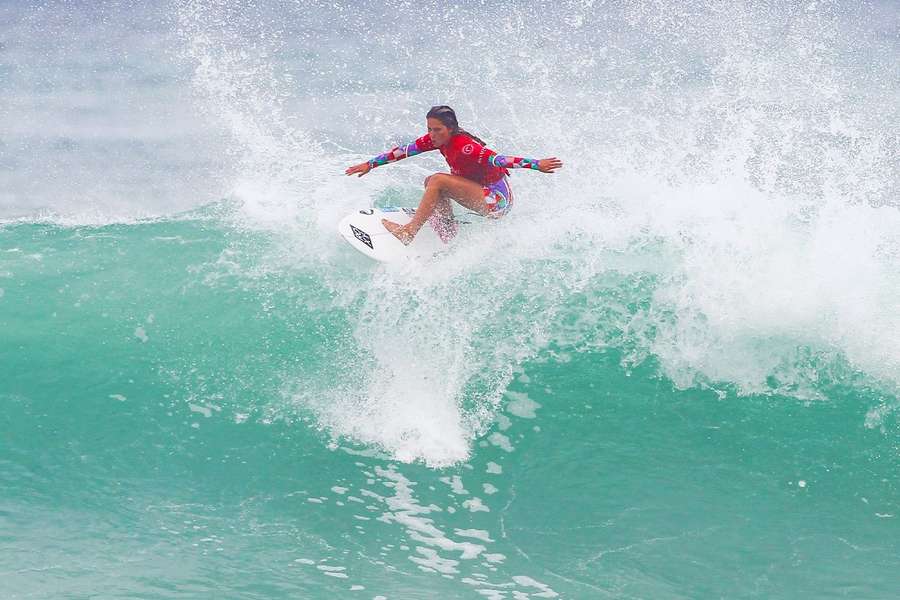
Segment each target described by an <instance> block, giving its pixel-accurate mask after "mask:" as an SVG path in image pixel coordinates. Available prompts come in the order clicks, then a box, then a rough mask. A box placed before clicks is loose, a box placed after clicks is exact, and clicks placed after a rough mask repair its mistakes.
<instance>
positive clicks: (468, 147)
mask: <svg viewBox="0 0 900 600" xmlns="http://www.w3.org/2000/svg"><path fill="white" fill-rule="evenodd" d="M460 143H463V144H465V145H464V146H463V147H462V153H463V154H464V155H469V156H472V157H474V160H475V162H477V163H478V164H485V163H487V164H489V165H491V166H492V167H500V168H501V169H535V170H537V168H538V160H537V159H535V158H522V157H521V156H504V155H502V154H497V153H496V152H494V151H493V150H491V149H490V148H488V147H487V146H482V145H481V144H479V143H478V142H476V141H475V140H474V139H472V138H471V137H468V136H467V137H466V138H465V141H461V142H460Z"/></svg>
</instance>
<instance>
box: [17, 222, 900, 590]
mask: <svg viewBox="0 0 900 600" xmlns="http://www.w3.org/2000/svg"><path fill="white" fill-rule="evenodd" d="M2 235H3V238H2V243H3V246H2V254H0V274H2V276H3V278H2V280H0V281H2V284H0V287H2V289H3V295H2V297H0V331H2V332H3V333H2V344H0V381H2V387H0V398H2V402H3V408H4V410H3V418H2V421H0V423H2V426H0V440H2V446H0V461H2V469H0V472H2V477H3V480H2V488H3V490H4V494H3V495H2V498H0V523H2V528H0V530H2V532H3V533H2V539H3V546H4V549H5V551H4V558H3V561H2V571H3V573H2V574H3V576H2V578H0V590H2V595H3V596H4V597H9V598H208V597H228V598H289V597H290V598H296V597H302V598H345V597H346V598H355V597H359V598H376V597H378V596H381V597H384V598H434V597H441V598H476V597H494V598H513V597H515V598H544V597H563V598H604V597H611V598H713V597H728V598H754V597H764V598H798V597H807V598H824V597H849V598H890V597H893V596H894V595H895V592H896V590H897V589H900V569H898V566H900V564H898V558H897V557H898V556H900V527H898V518H900V506H898V503H900V495H898V487H897V479H896V474H897V472H898V467H900V459H898V456H900V453H898V446H897V442H896V440H897V432H898V430H897V422H896V417H895V416H894V413H893V412H892V409H891V407H892V406H893V403H895V399H894V398H893V397H892V396H891V395H890V394H888V393H887V392H886V391H885V390H884V388H883V387H879V386H878V385H876V384H875V382H873V381H870V380H868V379H866V378H864V377H863V376H862V375H856V376H853V375H846V374H845V375H843V376H841V377H836V376H835V374H834V369H836V368H837V367H835V366H834V365H830V366H828V368H827V369H825V368H823V369H822V371H821V376H820V388H819V391H820V392H821V396H822V397H821V398H820V399H818V400H814V401H803V400H799V399H797V398H795V397H790V396H783V395H777V394H767V395H739V394H737V393H736V392H735V391H734V390H729V389H728V386H720V387H718V388H715V389H710V388H704V387H694V388H689V389H685V390H679V389H677V388H675V387H673V385H672V383H671V382H670V381H669V380H668V379H666V378H665V377H663V376H661V375H660V374H659V373H660V371H659V368H658V365H657V364H655V362H654V361H653V360H646V361H644V362H642V363H640V364H638V365H637V366H628V363H627V361H624V357H625V355H624V354H623V352H622V350H621V349H616V348H606V349H603V348H593V349H590V348H586V347H584V346H579V345H577V344H576V345H565V344H559V343H550V344H548V345H546V346H545V347H543V348H541V349H540V350H539V351H537V352H536V353H534V354H533V356H531V357H530V358H528V359H526V360H523V361H521V363H520V364H518V365H517V366H516V367H515V371H514V374H513V378H512V379H511V381H510V382H509V383H508V385H506V386H505V388H504V389H505V390H506V392H505V395H504V396H503V399H502V401H501V402H500V403H499V404H498V405H497V406H496V409H495V410H494V412H493V413H492V416H491V418H490V420H489V421H488V422H487V423H486V424H485V426H484V428H483V430H481V431H473V433H472V436H471V437H470V438H466V439H465V440H463V442H464V443H465V444H466V445H467V446H468V447H469V449H470V451H469V455H468V458H467V459H465V460H462V461H458V462H456V463H454V464H451V465H449V466H445V467H443V468H436V467H429V466H428V465H427V464H426V463H427V459H426V460H424V462H423V460H422V459H420V460H416V461H414V462H412V463H405V462H399V461H397V460H394V459H393V458H392V456H391V453H390V451H389V450H386V449H384V448H381V447H379V446H378V445H377V444H371V443H366V442H365V440H359V439H353V438H352V437H348V436H341V435H338V434H336V433H335V431H334V429H333V428H332V427H329V426H327V424H326V423H325V422H323V421H322V420H321V419H320V413H319V412H317V410H316V409H315V407H314V406H310V405H307V404H306V403H305V401H304V400H302V399H301V398H303V396H297V395H296V394H295V392H296V390H297V389H299V388H301V387H303V386H304V385H307V386H308V388H310V389H314V390H327V389H328V388H329V387H330V386H336V385H337V384H336V383H335V378H337V377H345V376H347V375H346V374H347V373H350V374H352V373H353V372H354V368H360V367H359V365H363V364H365V363H362V362H359V361H361V360H363V358H364V357H363V356H362V354H363V351H362V350H360V349H359V348H356V350H353V344H352V340H353V330H354V327H355V322H354V319H356V318H357V315H358V314H359V310H360V307H361V304H360V303H361V302H364V295H363V296H355V295H351V296H350V297H349V298H346V299H345V300H343V301H342V300H341V298H340V296H341V293H342V292H341V291H340V290H339V289H338V288H336V287H334V286H333V285H329V284H328V283H327V281H326V280H324V279H323V278H322V277H321V275H317V274H316V273H315V272H314V271H310V270H308V269H307V270H304V269H302V268H298V269H294V270H288V271H285V272H284V273H283V275H282V276H281V277H280V278H279V277H277V276H276V275H275V274H273V272H272V271H271V270H267V269H264V268H262V266H263V265H264V263H265V262H266V261H267V260H269V259H271V257H272V256H274V255H277V253H278V251H277V244H273V243H272V240H270V239H267V238H266V236H263V235H260V234H248V233H238V232H236V231H234V230H232V229H230V228H228V227H226V226H223V225H222V224H221V223H218V222H217V221H215V220H204V219H199V220H195V221H168V222H166V221H162V222H155V223H144V224H134V225H116V226H106V227H99V228H90V227H77V228H65V227H57V226H45V225H33V224H32V225H11V226H6V227H5V228H4V229H3V230H2ZM273 248H274V250H273ZM354 264H355V263H354ZM354 268H356V267H354ZM357 276H358V277H367V276H370V273H368V272H367V271H360V272H359V273H358V275H357ZM633 301H634V303H636V304H640V302H641V300H640V298H633ZM576 304H577V303H576ZM354 352H355V353H354ZM623 361H624V363H623ZM829 369H830V370H829ZM829 374H830V376H831V379H829ZM481 408H482V409H484V406H482V407H481ZM461 410H463V411H465V410H469V409H466V408H465V407H463V408H461ZM472 410H474V409H472Z"/></svg>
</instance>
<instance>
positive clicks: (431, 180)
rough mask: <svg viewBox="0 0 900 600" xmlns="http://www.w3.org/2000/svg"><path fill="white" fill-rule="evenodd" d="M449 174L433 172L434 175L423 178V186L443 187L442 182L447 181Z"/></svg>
mask: <svg viewBox="0 0 900 600" xmlns="http://www.w3.org/2000/svg"><path fill="white" fill-rule="evenodd" d="M448 177H449V175H447V174H446V173H435V174H434V175H429V176H428V177H426V178H425V187H426V188H427V187H437V188H440V189H443V187H444V183H445V182H446V181H447V178H448Z"/></svg>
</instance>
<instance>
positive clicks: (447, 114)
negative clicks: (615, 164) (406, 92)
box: [345, 106, 562, 245]
mask: <svg viewBox="0 0 900 600" xmlns="http://www.w3.org/2000/svg"><path fill="white" fill-rule="evenodd" d="M425 118H426V122H427V125H428V133H427V134H426V135H423V136H422V137H420V138H419V139H417V140H416V141H415V142H413V143H412V144H407V145H405V146H397V147H396V148H393V149H391V150H389V151H387V152H385V153H384V154H379V155H378V156H376V157H375V158H373V159H370V160H368V161H366V162H364V163H360V164H358V165H354V166H352V167H349V168H348V169H347V170H346V171H345V172H346V174H347V175H358V176H359V177H362V176H363V175H365V174H366V173H368V172H369V171H371V170H372V169H374V168H375V167H379V166H381V165H385V164H387V163H391V162H396V161H398V160H402V159H404V158H407V157H409V156H415V155H416V154H421V153H422V152H428V151H429V150H440V151H441V154H443V155H444V158H445V159H447V164H448V165H450V173H449V174H447V173H435V174H434V175H431V176H429V177H427V178H426V179H425V193H424V194H423V195H422V200H421V201H420V202H419V207H418V208H417V209H416V214H415V215H414V216H413V217H412V220H411V221H410V222H409V223H407V224H406V225H399V224H397V223H394V222H393V221H389V220H387V219H382V220H381V222H382V224H383V225H384V227H385V228H386V229H387V230H388V231H390V232H391V233H393V234H394V235H395V236H396V237H397V239H399V240H400V241H401V242H403V243H404V244H407V245H408V244H409V243H410V242H412V240H413V238H414V237H415V236H416V234H417V233H418V232H419V229H421V228H422V225H423V224H424V223H425V222H426V221H430V222H431V224H432V226H433V227H434V229H435V230H436V231H437V233H438V235H439V236H440V238H441V240H443V241H444V242H447V241H449V240H450V239H452V238H453V236H455V235H456V232H457V230H458V227H459V226H458V224H457V223H456V220H455V219H454V218H453V207H452V205H451V203H450V200H455V201H456V202H458V203H459V204H461V205H462V206H464V207H466V208H467V209H469V210H471V211H473V212H476V213H478V214H480V215H482V216H485V217H488V218H491V219H499V218H500V217H502V216H504V215H505V214H506V213H508V212H509V210H510V209H511V208H512V204H513V194H512V188H511V187H510V185H509V178H508V175H509V171H508V169H516V168H522V169H534V170H536V171H540V172H541V173H553V172H554V170H555V169H559V168H562V161H560V160H559V159H557V158H544V159H541V160H535V159H533V158H521V157H518V156H503V155H501V154H497V153H496V152H494V151H493V150H491V149H489V148H486V147H485V145H484V142H483V141H481V140H480V139H479V138H478V137H476V136H474V135H472V134H471V133H468V132H466V131H465V130H463V129H460V127H459V122H458V121H457V119H456V113H455V112H453V109H452V108H450V107H449V106H435V107H433V108H432V109H431V110H429V111H428V114H427V115H425Z"/></svg>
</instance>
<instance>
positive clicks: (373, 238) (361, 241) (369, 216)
mask: <svg viewBox="0 0 900 600" xmlns="http://www.w3.org/2000/svg"><path fill="white" fill-rule="evenodd" d="M415 212H416V209H414V208H407V207H402V206H383V207H381V208H364V209H361V210H355V211H353V212H352V213H350V214H349V215H347V216H346V217H344V218H343V219H341V222H340V223H338V232H340V234H341V236H343V238H344V239H345V240H347V242H348V243H349V244H350V245H351V246H353V247H354V248H355V249H356V250H358V251H359V252H362V253H363V254H365V255H366V256H368V257H369V258H372V259H375V260H377V261H381V262H394V261H398V260H403V259H405V258H415V257H424V256H431V255H433V254H435V253H436V252H440V251H441V250H443V249H445V248H446V247H447V245H446V244H445V243H443V242H442V241H441V240H440V238H439V237H438V235H437V233H435V231H434V230H433V229H432V228H431V227H430V226H429V225H428V224H427V223H426V224H425V225H424V226H423V227H422V229H420V230H419V233H417V234H416V237H415V238H414V239H413V241H412V243H411V244H409V245H408V246H407V245H404V244H403V242H401V241H400V240H398V239H397V238H396V237H395V236H394V234H392V233H391V232H390V231H388V230H387V229H385V228H384V225H383V224H382V223H381V220H382V219H387V220H388V221H393V222H394V223H397V224H399V225H405V224H407V223H409V221H410V219H411V218H412V215H414V214H415Z"/></svg>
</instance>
